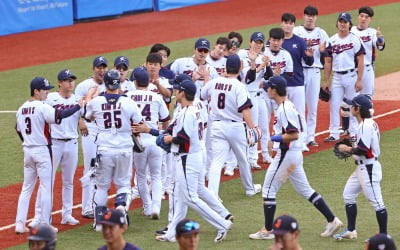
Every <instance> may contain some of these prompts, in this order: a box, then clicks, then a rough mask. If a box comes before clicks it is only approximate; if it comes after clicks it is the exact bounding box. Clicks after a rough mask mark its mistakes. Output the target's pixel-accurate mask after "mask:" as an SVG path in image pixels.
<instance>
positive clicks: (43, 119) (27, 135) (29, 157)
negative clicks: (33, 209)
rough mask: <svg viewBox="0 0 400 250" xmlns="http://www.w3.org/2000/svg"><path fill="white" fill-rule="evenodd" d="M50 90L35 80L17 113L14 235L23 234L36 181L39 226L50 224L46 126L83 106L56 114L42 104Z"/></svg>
mask: <svg viewBox="0 0 400 250" xmlns="http://www.w3.org/2000/svg"><path fill="white" fill-rule="evenodd" d="M52 88H54V86H52V85H51V84H50V83H49V81H48V80H47V79H45V78H43V77H35V78H34V79H33V80H32V81H31V84H30V89H31V98H30V99H29V100H27V101H26V102H25V103H24V104H23V105H22V106H21V107H20V108H19V109H18V111H17V115H16V117H17V124H16V131H17V133H18V135H19V136H20V138H21V140H22V146H23V150H24V183H23V185H22V190H21V194H20V196H19V198H18V208H17V216H16V219H15V221H16V222H15V232H16V233H17V234H21V233H25V232H27V231H28V230H27V228H26V227H25V223H26V217H27V214H28V208H29V201H30V198H31V195H32V192H33V189H34V188H35V184H36V181H37V179H39V181H40V186H39V191H38V192H39V193H40V196H38V197H40V201H38V204H39V207H40V208H41V209H40V215H35V217H36V218H39V224H50V223H51V208H52V203H53V193H52V191H53V187H52V186H53V176H54V173H53V171H54V169H53V163H52V160H53V159H52V152H51V138H50V131H49V126H48V124H52V123H60V122H61V120H62V119H63V118H67V117H68V116H71V115H73V114H74V113H75V112H77V111H79V109H80V107H81V106H83V105H84V103H83V101H79V104H75V105H74V106H73V107H71V108H68V109H64V110H58V109H55V108H53V107H51V106H50V105H48V104H46V103H45V102H44V101H45V100H46V98H47V95H48V93H49V90H50V89H52Z"/></svg>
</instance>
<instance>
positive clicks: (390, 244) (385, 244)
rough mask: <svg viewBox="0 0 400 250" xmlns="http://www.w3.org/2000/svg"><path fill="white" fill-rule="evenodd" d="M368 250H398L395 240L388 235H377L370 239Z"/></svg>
mask: <svg viewBox="0 0 400 250" xmlns="http://www.w3.org/2000/svg"><path fill="white" fill-rule="evenodd" d="M365 249H366V250H396V249H397V248H396V245H395V244H394V241H393V239H392V238H391V237H390V236H389V235H387V234H382V233H381V234H376V235H374V236H372V237H371V238H369V240H368V242H367V244H366V245H365Z"/></svg>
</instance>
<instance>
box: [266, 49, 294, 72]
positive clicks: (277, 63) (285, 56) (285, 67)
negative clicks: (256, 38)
mask: <svg viewBox="0 0 400 250" xmlns="http://www.w3.org/2000/svg"><path fill="white" fill-rule="evenodd" d="M264 55H266V56H268V57H269V59H270V63H271V68H272V70H275V69H276V68H280V69H281V75H282V74H283V73H293V60H292V56H291V55H290V53H289V52H288V51H287V50H285V49H284V48H280V49H279V51H271V49H270V47H269V45H267V46H266V48H265V51H264Z"/></svg>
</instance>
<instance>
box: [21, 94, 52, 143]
mask: <svg viewBox="0 0 400 250" xmlns="http://www.w3.org/2000/svg"><path fill="white" fill-rule="evenodd" d="M55 118H56V110H55V109H54V108H53V107H51V106H50V105H48V104H45V103H44V102H42V101H27V102H25V103H24V104H23V105H22V106H21V107H20V108H19V109H18V111H17V126H16V129H17V131H18V132H20V133H21V135H22V137H23V139H24V142H23V143H22V145H23V146H26V147H31V146H46V145H50V144H51V138H50V129H49V123H55V122H56V121H55Z"/></svg>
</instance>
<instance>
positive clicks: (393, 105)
mask: <svg viewBox="0 0 400 250" xmlns="http://www.w3.org/2000/svg"><path fill="white" fill-rule="evenodd" d="M321 2H323V1H322V0H319V1H317V0H311V1H305V0H302V1H289V0H283V1H278V2H276V3H274V8H273V9H271V8H267V7H265V8H254V6H259V5H260V1H257V0H246V1H242V0H229V1H223V2H218V3H212V4H206V5H199V6H194V7H189V8H184V9H178V10H171V11H166V12H159V13H144V14H139V15H134V16H125V17H121V18H117V19H113V20H107V21H101V22H96V23H81V24H77V25H74V26H70V27H63V28H57V29H49V30H43V31H35V32H30V33H23V34H16V35H10V36H5V37H0V43H1V44H8V45H12V46H0V62H1V63H0V71H2V70H10V69H15V68H21V67H26V66H31V65H36V64H43V63H50V62H54V61H59V60H65V59H70V58H76V57H84V56H91V55H95V54H100V53H106V52H111V49H112V51H116V50H123V49H129V48H135V47H140V46H145V45H150V44H153V43H155V42H169V41H174V40H180V39H186V38H192V37H193V36H194V35H195V36H201V35H207V34H214V33H218V32H227V31H230V30H237V29H243V28H248V27H254V26H260V25H265V24H269V23H276V22H277V21H279V19H280V15H281V13H283V12H286V11H290V12H293V13H294V14H296V15H302V10H303V8H304V6H305V5H307V4H314V5H316V6H318V8H319V11H320V15H324V14H330V13H336V12H339V11H342V10H348V9H355V8H358V7H359V6H361V5H366V4H368V5H371V6H374V5H378V4H384V3H392V2H397V0H370V1H362V0H354V1H327V3H325V1H324V4H320V3H321ZM221 10H223V11H221ZM238 16H241V18H237V17H238ZM216 17H218V18H216ZM232 20H233V21H232ZM193 23H196V25H195V26H193ZM104 30H107V32H108V34H107V36H106V37H105V36H104ZM146 30H148V31H150V32H144V31H146ZM194 30H195V31H194ZM121 34H127V35H124V36H122V35H121ZM115 37H118V39H115ZM123 38H125V40H124V39H123ZM110 44H112V45H113V46H110ZM49 48H54V49H49ZM55 48H57V49H55ZM21 53H23V56H16V55H20V54H21ZM393 77H395V76H393ZM397 79H399V78H397ZM394 80H395V78H393V79H392V80H390V81H393V84H392V85H398V84H394ZM381 83H388V80H387V79H386V78H385V79H384V80H383V81H382V82H381V81H379V84H377V89H379V90H378V91H377V92H379V93H377V97H378V98H377V99H379V100H382V99H380V98H385V100H387V99H389V97H388V96H389V95H388V94H392V95H390V96H391V97H390V99H392V100H398V98H396V96H395V95H393V93H399V91H398V90H396V91H397V92H394V91H392V90H390V91H387V92H388V93H387V92H386V87H387V86H385V85H382V84H381ZM381 88H382V89H383V90H380V89H381ZM381 94H382V96H381ZM398 96H399V95H397V97H398ZM375 107H376V112H375V113H376V114H382V113H385V112H388V111H391V110H394V109H400V102H399V101H376V102H375ZM327 114H329V108H328V104H327V103H323V102H320V105H319V117H321V118H320V119H319V120H318V127H317V131H322V130H325V129H326V128H327V127H328V121H327V117H328V115H327ZM399 119H400V112H397V113H395V114H394V115H392V116H390V118H389V117H382V118H379V120H378V122H379V124H380V127H381V130H382V131H386V130H390V129H394V128H395V127H396V124H395V123H393V122H391V120H399ZM324 136H325V135H321V136H319V137H317V141H318V142H319V143H320V145H321V146H320V147H319V148H318V149H312V151H311V152H309V153H307V154H306V155H308V154H312V153H316V152H318V151H320V150H324V149H327V148H329V147H332V144H329V143H323V142H322V138H323V137H324ZM263 167H266V165H265V164H264V165H263ZM80 176H82V167H79V168H78V170H77V173H76V178H75V183H74V185H75V190H74V204H79V203H80V201H81V185H80V183H79V177H80ZM237 177H238V174H236V175H235V176H233V177H229V178H225V179H224V180H229V179H232V178H237ZM56 178H57V179H56V184H55V193H54V208H53V211H54V210H59V209H61V187H60V175H59V174H57V177H56ZM21 185H22V184H21V183H18V184H15V185H11V186H7V187H3V188H0V200H1V201H2V203H3V210H4V209H8V211H7V210H6V211H3V212H2V213H0V227H3V226H5V225H10V224H13V223H14V221H15V214H16V204H17V200H18V195H19V192H20V190H21ZM34 195H35V194H34ZM32 197H35V196H32ZM33 200H34V199H32V201H31V205H30V210H29V211H30V212H29V215H28V218H32V216H33ZM139 207H141V203H140V202H139V200H135V202H134V203H133V205H132V207H131V208H139ZM80 212H81V210H80V209H75V210H74V212H73V215H74V216H76V217H78V218H79V219H80V220H81V223H82V224H86V223H90V222H91V220H85V219H81V217H80ZM53 220H54V225H55V226H56V227H58V228H59V229H60V230H61V231H64V230H69V229H72V228H73V227H72V226H64V225H60V220H61V218H60V215H56V216H54V217H53ZM0 239H1V241H0V249H3V248H5V247H10V246H14V245H17V244H21V243H23V242H25V239H26V235H22V236H19V235H15V233H14V227H11V228H9V229H7V230H3V231H0Z"/></svg>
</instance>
